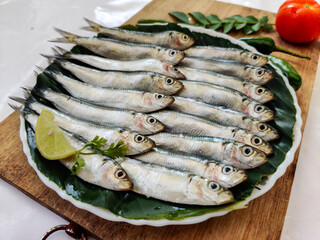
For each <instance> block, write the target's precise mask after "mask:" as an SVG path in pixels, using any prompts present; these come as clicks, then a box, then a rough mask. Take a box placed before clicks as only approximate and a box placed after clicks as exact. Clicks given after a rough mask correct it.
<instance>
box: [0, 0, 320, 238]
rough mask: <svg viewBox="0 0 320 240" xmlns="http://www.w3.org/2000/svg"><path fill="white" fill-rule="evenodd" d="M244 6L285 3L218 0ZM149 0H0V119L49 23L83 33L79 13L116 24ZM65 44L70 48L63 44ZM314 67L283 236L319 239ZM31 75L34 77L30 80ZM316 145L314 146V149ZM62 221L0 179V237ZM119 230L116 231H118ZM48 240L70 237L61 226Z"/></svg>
mask: <svg viewBox="0 0 320 240" xmlns="http://www.w3.org/2000/svg"><path fill="white" fill-rule="evenodd" d="M223 1H224V2H229V3H235V4H239V5H244V6H248V7H253V8H258V9H263V10H267V11H271V12H277V10H278V8H279V6H280V5H281V4H282V3H283V2H284V0H280V1H266V0H264V1H262V0H246V1H241V0H223ZM149 2H150V0H139V1H138V0H122V1H119V0H91V1H86V0H68V1H66V0H64V1H62V0H55V1H50V0H42V1H40V0H29V1H27V0H0V39H1V43H0V83H1V88H0V121H2V120H3V119H5V118H6V117H7V116H8V115H9V114H10V113H11V112H12V111H11V109H10V108H9V107H8V105H7V100H8V99H7V97H8V96H11V95H15V96H17V95H20V94H21V92H22V91H21V90H20V89H19V87H21V86H32V85H33V83H34V82H32V81H31V82H29V81H30V80H29V79H34V80H35V78H32V77H31V76H32V74H33V71H34V70H36V68H35V65H38V66H46V65H47V63H46V61H45V60H44V59H43V58H42V57H41V56H40V55H39V53H51V50H50V48H51V47H53V46H54V44H53V43H49V42H48V40H50V39H54V38H56V37H57V34H56V33H55V32H54V30H53V27H58V28H62V29H65V30H67V31H70V32H74V33H79V35H80V34H82V35H87V36H88V34H90V33H88V32H85V31H82V30H79V28H80V27H82V26H84V25H85V22H84V20H82V18H83V17H87V18H89V19H92V20H94V21H98V22H100V23H103V24H104V25H106V26H119V25H121V24H123V23H124V22H125V21H126V20H128V19H129V18H130V17H131V16H133V15H134V14H135V13H136V12H138V11H139V10H141V9H142V8H143V7H144V6H145V5H146V4H147V3H149ZM66 47H71V46H68V45H66ZM319 76H320V72H319V68H318V73H317V76H316V81H315V86H314V90H313V95H312V100H311V105H310V110H309V115H308V119H307V123H306V128H305V132H304V138H303V142H302V146H301V151H300V157H299V161H298V165H297V170H296V176H295V180H294V185H293V188H292V193H291V197H290V202H289V208H288V212H287V215H286V220H285V224H284V228H283V232H282V239H283V240H287V239H294V240H300V239H305V240H309V239H310V240H313V239H320V228H319V226H320V208H319V207H318V201H319V199H320V191H319V187H318V184H317V183H320V174H319V170H320V161H318V159H317V157H316V156H317V155H319V154H318V153H320V149H319V147H318V143H319V140H320V125H319V124H318V122H319V119H320V108H319V106H318V103H319V102H320V82H319ZM34 80H33V81H34ZM1 144H3V143H1ZM318 149H319V150H318ZM65 223H67V222H66V221H65V220H64V219H62V218H60V217H59V216H57V215H56V214H54V213H52V212H51V211H49V210H47V209H46V208H44V207H42V206H41V205H40V204H38V203H36V202H35V201H33V200H32V199H30V198H29V197H27V196H26V195H24V194H23V193H21V192H20V191H19V190H17V189H15V188H14V187H12V186H10V185H9V184H7V183H5V182H4V181H3V180H1V179H0V238H1V239H6V240H9V239H12V240H18V239H41V237H42V236H43V234H44V233H45V232H46V231H47V230H48V229H50V228H51V227H53V226H56V225H59V224H65ZM119 234H120V233H119ZM50 239H59V240H67V239H71V238H70V237H68V236H67V235H66V234H64V233H63V232H62V231H61V232H58V233H55V234H54V235H52V237H51V238H50Z"/></svg>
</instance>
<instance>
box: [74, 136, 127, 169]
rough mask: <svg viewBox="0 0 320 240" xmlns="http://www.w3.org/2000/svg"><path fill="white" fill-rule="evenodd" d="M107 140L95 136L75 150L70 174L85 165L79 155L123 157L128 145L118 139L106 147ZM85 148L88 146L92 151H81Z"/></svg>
mask: <svg viewBox="0 0 320 240" xmlns="http://www.w3.org/2000/svg"><path fill="white" fill-rule="evenodd" d="M107 141H108V140H107V139H105V138H103V137H99V136H96V137H95V138H94V139H93V140H92V141H89V142H87V143H86V144H85V145H84V146H83V147H82V148H81V149H80V150H77V151H76V156H77V160H76V163H75V164H74V165H73V166H72V168H71V173H72V175H75V174H76V173H77V170H78V169H80V168H81V167H83V166H85V162H84V160H83V158H81V157H80V155H92V154H101V155H103V156H107V157H110V158H112V159H116V158H118V157H123V156H124V155H125V154H126V152H127V151H128V147H127V146H126V145H125V144H124V143H123V141H119V142H117V143H116V144H114V143H112V144H111V145H110V146H109V147H108V148H106V145H107ZM87 148H90V149H92V150H93V151H91V152H83V150H84V149H87Z"/></svg>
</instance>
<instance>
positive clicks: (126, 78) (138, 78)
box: [56, 60, 183, 95]
mask: <svg viewBox="0 0 320 240" xmlns="http://www.w3.org/2000/svg"><path fill="white" fill-rule="evenodd" d="M56 62H57V63H58V64H59V65H60V66H62V67H63V68H64V69H67V70H68V71H70V72H71V73H72V74H74V75H75V76H76V77H78V78H79V79H80V80H81V81H84V82H86V83H88V84H92V85H96V86H100V87H110V88H119V89H131V90H139V91H146V92H155V93H161V94H165V95H173V94H175V93H176V92H178V91H180V90H181V89H182V88H183V85H182V83H181V82H180V81H178V80H176V79H174V78H171V77H167V76H164V75H160V74H156V73H153V72H117V71H99V70H96V69H92V68H87V67H82V66H80V65H76V64H74V63H70V62H67V61H60V60H56Z"/></svg>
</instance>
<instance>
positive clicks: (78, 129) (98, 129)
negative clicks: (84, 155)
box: [11, 98, 155, 156]
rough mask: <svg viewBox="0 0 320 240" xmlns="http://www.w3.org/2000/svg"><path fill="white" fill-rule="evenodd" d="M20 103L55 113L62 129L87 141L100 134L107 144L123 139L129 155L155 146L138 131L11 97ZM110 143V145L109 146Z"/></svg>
mask: <svg viewBox="0 0 320 240" xmlns="http://www.w3.org/2000/svg"><path fill="white" fill-rule="evenodd" d="M11 99H13V100H15V101H17V100H18V101H19V102H20V103H23V104H26V105H27V106H26V107H27V108H30V109H31V110H33V111H34V112H36V113H38V114H40V113H41V112H42V111H43V110H47V111H49V112H51V113H52V114H53V115H54V122H55V123H56V124H57V125H58V126H59V127H60V128H62V129H64V130H66V131H68V132H71V133H75V134H77V135H79V136H81V137H82V138H84V139H86V140H87V141H91V140H92V139H94V137H96V136H99V137H103V138H105V139H107V140H108V142H107V144H109V145H110V144H111V143H116V142H119V141H122V142H123V143H124V144H125V145H126V146H127V147H128V151H127V152H126V155H127V156H130V155H136V154H141V153H145V152H148V151H150V150H151V149H152V148H153V147H154V145H155V144H154V142H153V141H152V140H151V139H150V138H148V137H146V136H143V135H141V134H138V133H136V132H132V131H127V130H126V129H123V128H119V127H114V128H112V127H107V126H101V125H96V124H92V123H88V122H85V121H82V120H79V119H76V118H74V117H70V116H67V115H66V114H64V113H62V112H60V111H57V110H55V109H53V108H50V107H48V106H45V105H43V104H41V103H39V102H31V101H29V102H26V101H24V100H23V99H17V98H11ZM109 145H108V146H109Z"/></svg>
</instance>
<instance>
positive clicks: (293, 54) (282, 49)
mask: <svg viewBox="0 0 320 240" xmlns="http://www.w3.org/2000/svg"><path fill="white" fill-rule="evenodd" d="M273 51H274V52H283V53H287V54H289V55H292V56H295V57H299V58H305V59H308V60H310V59H311V58H310V57H308V56H304V55H300V54H298V53H294V52H291V51H289V50H287V49H284V48H280V47H277V46H275V48H274V50H273Z"/></svg>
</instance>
